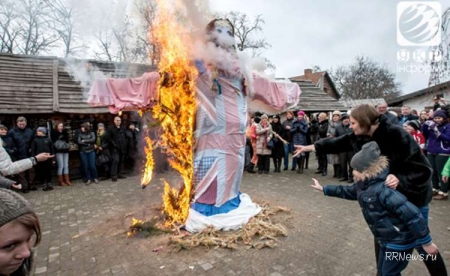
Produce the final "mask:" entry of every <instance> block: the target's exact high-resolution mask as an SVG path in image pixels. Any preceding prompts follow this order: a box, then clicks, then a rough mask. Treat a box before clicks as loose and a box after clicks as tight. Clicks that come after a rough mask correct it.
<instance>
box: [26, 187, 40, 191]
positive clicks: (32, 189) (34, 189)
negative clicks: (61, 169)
mask: <svg viewBox="0 0 450 276" xmlns="http://www.w3.org/2000/svg"><path fill="white" fill-rule="evenodd" d="M28 190H30V191H33V192H35V191H37V190H38V188H36V187H31V188H29V189H28Z"/></svg>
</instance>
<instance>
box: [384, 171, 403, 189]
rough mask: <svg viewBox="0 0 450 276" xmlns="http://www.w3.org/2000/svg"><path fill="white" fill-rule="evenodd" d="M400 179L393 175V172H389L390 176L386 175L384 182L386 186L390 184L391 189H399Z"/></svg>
mask: <svg viewBox="0 0 450 276" xmlns="http://www.w3.org/2000/svg"><path fill="white" fill-rule="evenodd" d="M399 182H400V181H399V180H398V178H397V177H396V176H395V175H393V174H388V176H387V177H386V182H385V183H384V184H385V185H386V186H388V187H389V188H391V189H394V190H395V189H397V186H398V183H399Z"/></svg>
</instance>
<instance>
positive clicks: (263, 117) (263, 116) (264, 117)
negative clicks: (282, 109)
mask: <svg viewBox="0 0 450 276" xmlns="http://www.w3.org/2000/svg"><path fill="white" fill-rule="evenodd" d="M262 119H266V120H268V119H269V117H268V116H267V115H266V114H263V115H262V116H261V120H262Z"/></svg>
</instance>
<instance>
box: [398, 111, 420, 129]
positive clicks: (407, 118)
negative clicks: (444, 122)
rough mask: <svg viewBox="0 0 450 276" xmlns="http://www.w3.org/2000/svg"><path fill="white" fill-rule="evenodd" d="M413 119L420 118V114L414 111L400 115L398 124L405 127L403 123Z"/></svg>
mask: <svg viewBox="0 0 450 276" xmlns="http://www.w3.org/2000/svg"><path fill="white" fill-rule="evenodd" d="M413 120H419V116H416V115H414V114H412V113H410V114H409V115H406V116H405V115H402V116H401V117H400V119H399V120H398V125H399V126H401V127H403V124H404V123H406V122H407V121H413Z"/></svg>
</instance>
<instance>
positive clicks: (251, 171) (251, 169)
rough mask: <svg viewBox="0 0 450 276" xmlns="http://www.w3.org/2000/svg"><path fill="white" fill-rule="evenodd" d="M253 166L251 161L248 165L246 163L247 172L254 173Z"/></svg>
mask: <svg viewBox="0 0 450 276" xmlns="http://www.w3.org/2000/svg"><path fill="white" fill-rule="evenodd" d="M254 167H255V165H254V164H253V163H250V165H248V167H247V172H248V173H256V172H255V171H254V170H253V168H254Z"/></svg>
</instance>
